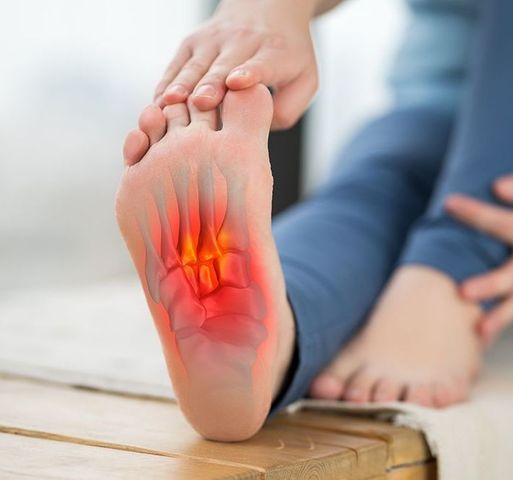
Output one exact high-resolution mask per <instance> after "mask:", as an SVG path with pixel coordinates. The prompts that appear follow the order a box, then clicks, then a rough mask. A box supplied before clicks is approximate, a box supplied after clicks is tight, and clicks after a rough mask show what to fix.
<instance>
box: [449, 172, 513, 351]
mask: <svg viewBox="0 0 513 480" xmlns="http://www.w3.org/2000/svg"><path fill="white" fill-rule="evenodd" d="M494 191H495V194H496V195H497V196H498V197H499V198H500V199H501V200H503V201H505V202H507V203H511V204H512V205H513V175H509V176H506V177H502V178H500V179H499V180H497V181H496V182H495V184H494ZM446 207H447V210H448V212H449V213H450V214H451V215H453V216H454V217H456V218H457V219H459V220H461V221H463V222H464V223H466V224H468V225H470V226H472V227H475V228H477V229H478V230H480V231H482V232H484V233H487V234H489V235H492V236H494V237H496V238H498V239H499V240H502V241H504V242H506V243H507V244H508V245H511V246H512V247H513V211H512V210H511V209H508V208H504V207H497V206H492V205H490V204H486V203H483V202H480V201H478V200H474V199H472V198H469V197H466V196H463V195H453V196H451V197H449V198H448V199H447V202H446ZM461 293H462V295H463V296H464V298H466V299H468V300H474V301H483V300H494V299H497V298H500V299H501V301H500V302H499V304H498V305H497V306H496V307H494V308H493V309H492V310H491V311H490V312H488V313H485V314H484V315H483V317H482V318H481V320H480V322H479V323H478V333H479V334H480V336H481V339H482V341H483V343H484V344H485V345H489V344H490V343H491V342H492V341H493V340H494V339H495V338H496V337H497V335H498V334H499V333H500V332H501V331H502V330H503V329H504V328H505V327H506V326H508V325H511V324H513V256H512V257H511V258H510V259H509V260H508V261H507V262H506V263H504V265H502V266H500V267H499V268H497V269H495V270H492V271H490V272H488V273H485V274H482V275H478V276H476V277H473V278H470V279H468V280H466V281H465V282H463V284H462V285H461Z"/></svg>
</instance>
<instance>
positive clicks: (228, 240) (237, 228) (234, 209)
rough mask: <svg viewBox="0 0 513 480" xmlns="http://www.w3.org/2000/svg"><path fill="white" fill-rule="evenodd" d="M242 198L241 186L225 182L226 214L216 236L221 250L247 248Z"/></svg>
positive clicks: (243, 194) (232, 182)
mask: <svg viewBox="0 0 513 480" xmlns="http://www.w3.org/2000/svg"><path fill="white" fill-rule="evenodd" d="M244 197H245V192H244V188H243V186H242V184H240V183H238V182H236V181H230V182H227V201H226V214H225V216H224V220H223V224H222V225H221V228H220V229H219V233H218V234H217V242H218V244H219V245H220V247H221V248H222V249H223V250H246V249H247V248H248V232H247V227H246V211H245V209H244V202H245V198H244Z"/></svg>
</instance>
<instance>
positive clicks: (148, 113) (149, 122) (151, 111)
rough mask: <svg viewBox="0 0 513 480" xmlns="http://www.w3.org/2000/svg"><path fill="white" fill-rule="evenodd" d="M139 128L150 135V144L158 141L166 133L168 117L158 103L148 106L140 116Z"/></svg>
mask: <svg viewBox="0 0 513 480" xmlns="http://www.w3.org/2000/svg"><path fill="white" fill-rule="evenodd" d="M139 128H140V129H141V130H142V131H143V132H144V133H145V134H146V135H148V138H149V139H150V145H153V144H154V143H157V142H158V141H159V140H160V139H161V138H162V137H163V136H164V134H165V133H166V119H165V117H164V114H163V113H162V110H161V109H160V108H158V107H157V106H156V105H149V106H147V107H146V108H145V109H144V110H143V112H142V113H141V116H140V117H139Z"/></svg>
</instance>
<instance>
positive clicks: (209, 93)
mask: <svg viewBox="0 0 513 480" xmlns="http://www.w3.org/2000/svg"><path fill="white" fill-rule="evenodd" d="M215 95H216V89H215V88H214V87H213V86H212V85H201V87H198V89H197V90H196V91H195V92H194V96H195V97H208V98H214V97H215Z"/></svg>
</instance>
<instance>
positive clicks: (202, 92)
mask: <svg viewBox="0 0 513 480" xmlns="http://www.w3.org/2000/svg"><path fill="white" fill-rule="evenodd" d="M316 3H317V2H316V1H315V0H302V1H301V2H298V1H297V0H261V1H258V2H256V1H254V0H225V1H223V2H221V4H220V6H219V7H218V9H217V11H216V13H215V14H214V16H213V17H212V18H211V19H210V20H209V21H207V22H206V23H205V24H204V25H202V26H201V27H200V28H199V29H197V30H196V31H195V32H194V33H192V34H191V35H189V36H188V37H187V38H186V39H185V40H184V41H183V42H182V44H181V45H180V47H179V48H178V51H177V53H176V54H175V56H174V58H173V59H172V61H171V63H170V64H169V66H168V67H167V69H166V71H165V73H164V76H163V78H162V80H161V81H160V83H159V84H158V86H157V88H156V91H155V103H157V104H158V105H160V106H164V105H169V104H173V103H179V102H184V101H185V100H186V99H187V98H188V97H189V96H191V100H192V102H193V103H194V105H195V106H196V107H197V108H199V109H200V110H210V109H212V108H215V107H217V106H218V105H219V104H220V103H221V102H222V100H223V98H224V95H225V92H226V90H227V88H229V89H231V90H241V89H244V88H248V87H251V86H253V85H255V84H257V83H263V84H265V85H267V86H269V87H272V89H273V98H274V117H273V123H272V128H273V129H285V128H289V127H291V126H292V125H293V124H294V123H295V122H296V121H297V120H298V119H299V117H300V116H301V115H302V114H303V112H304V111H305V110H306V108H307V107H308V104H309V103H310V101H311V99H312V97H313V96H314V94H315V92H316V90H317V86H318V75H317V64H316V61H315V53H314V48H313V43H312V38H311V35H310V20H311V18H312V16H313V14H314V10H315V8H316Z"/></svg>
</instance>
